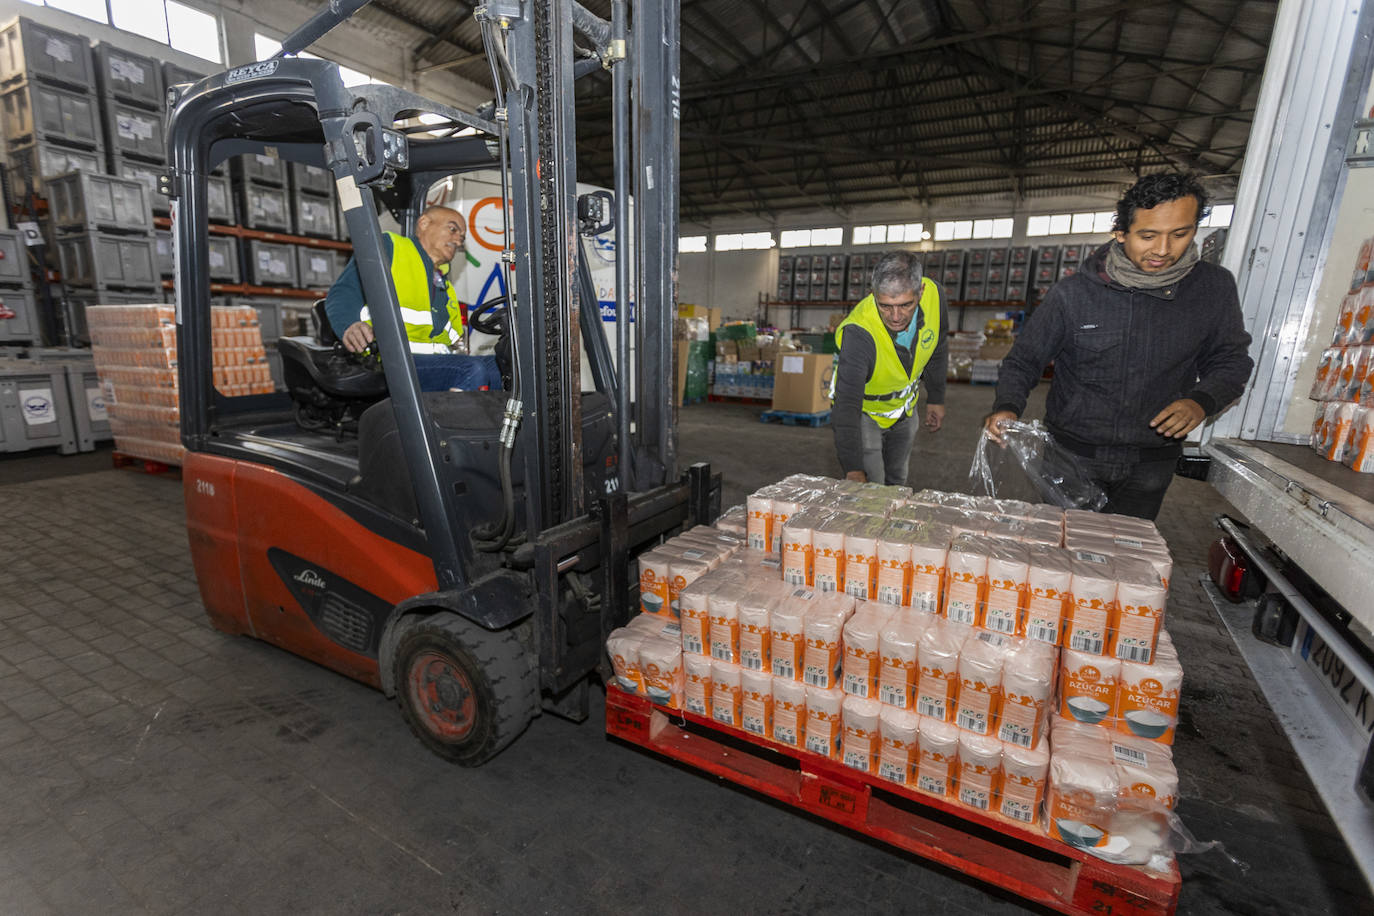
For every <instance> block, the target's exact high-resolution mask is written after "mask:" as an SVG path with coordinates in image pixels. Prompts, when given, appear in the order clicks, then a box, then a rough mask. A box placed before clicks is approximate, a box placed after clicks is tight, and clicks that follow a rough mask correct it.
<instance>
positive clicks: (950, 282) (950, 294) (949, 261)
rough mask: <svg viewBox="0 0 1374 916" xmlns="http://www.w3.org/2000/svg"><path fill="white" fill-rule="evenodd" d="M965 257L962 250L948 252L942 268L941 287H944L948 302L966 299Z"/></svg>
mask: <svg viewBox="0 0 1374 916" xmlns="http://www.w3.org/2000/svg"><path fill="white" fill-rule="evenodd" d="M964 256H965V253H964V251H963V250H962V249H954V250H952V251H946V252H945V257H944V260H943V261H942V262H941V263H942V266H941V268H940V285H941V286H942V287H944V290H945V299H946V301H953V300H956V299H963V298H965V297H964Z"/></svg>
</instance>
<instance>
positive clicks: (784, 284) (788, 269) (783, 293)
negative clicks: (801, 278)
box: [776, 254, 796, 302]
mask: <svg viewBox="0 0 1374 916" xmlns="http://www.w3.org/2000/svg"><path fill="white" fill-rule="evenodd" d="M795 263H796V258H794V257H792V255H790V254H784V255H779V256H778V291H777V295H776V298H777V299H778V301H780V302H786V301H788V300H789V299H791V298H792V271H793V270H795V267H794V264H795Z"/></svg>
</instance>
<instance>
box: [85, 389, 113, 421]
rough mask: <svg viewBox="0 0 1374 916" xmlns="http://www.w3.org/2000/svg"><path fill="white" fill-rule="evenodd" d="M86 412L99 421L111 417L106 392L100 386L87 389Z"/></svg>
mask: <svg viewBox="0 0 1374 916" xmlns="http://www.w3.org/2000/svg"><path fill="white" fill-rule="evenodd" d="M86 413H87V414H89V415H90V417H91V419H92V420H95V421H96V422H99V423H104V422H105V421H106V420H108V419H110V413H109V411H107V410H106V409H105V392H103V391H101V390H100V388H99V387H98V386H97V387H95V388H87V389H86Z"/></svg>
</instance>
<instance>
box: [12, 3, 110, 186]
mask: <svg viewBox="0 0 1374 916" xmlns="http://www.w3.org/2000/svg"><path fill="white" fill-rule="evenodd" d="M94 87H95V75H94V68H93V64H92V59H91V48H90V45H89V44H88V42H87V41H86V39H85V38H83V37H82V36H80V35H74V34H72V33H70V32H64V31H62V30H60V29H55V28H52V27H51V26H47V25H42V24H40V23H37V22H34V21H33V20H31V19H25V18H22V17H21V18H18V19H15V20H13V21H11V22H10V23H9V24H8V25H7V26H5V27H4V28H3V29H0V112H2V117H3V121H4V128H5V149H6V154H7V158H8V160H9V166H10V171H11V173H12V174H13V176H14V179H13V180H14V188H15V191H16V192H17V193H19V194H24V195H27V194H29V193H34V194H41V193H42V192H43V185H44V182H45V181H46V180H47V179H48V178H50V177H52V176H54V175H60V174H63V173H65V172H69V171H71V170H73V169H86V170H89V171H94V172H99V171H103V169H104V167H105V147H104V137H103V131H102V128H101V118H100V106H99V103H98V101H97V99H96V97H95V93H94Z"/></svg>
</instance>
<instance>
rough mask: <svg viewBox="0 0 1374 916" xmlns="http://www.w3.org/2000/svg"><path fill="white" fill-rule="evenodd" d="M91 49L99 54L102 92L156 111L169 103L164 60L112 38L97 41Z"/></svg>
mask: <svg viewBox="0 0 1374 916" xmlns="http://www.w3.org/2000/svg"><path fill="white" fill-rule="evenodd" d="M91 50H92V53H93V54H94V55H95V85H96V91H97V92H99V93H100V94H101V95H103V96H105V97H106V98H111V99H119V100H120V101H122V102H128V103H129V104H131V105H138V106H140V107H142V108H151V109H153V110H155V111H156V110H161V109H162V106H163V105H164V104H166V100H165V99H164V98H163V95H162V64H161V62H159V61H156V60H153V59H152V58H151V57H146V56H144V55H142V54H135V53H134V52H133V51H128V50H125V49H124V48H120V47H116V46H115V45H112V44H110V43H109V42H108V41H98V42H96V43H95V47H94V48H92V49H91Z"/></svg>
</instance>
